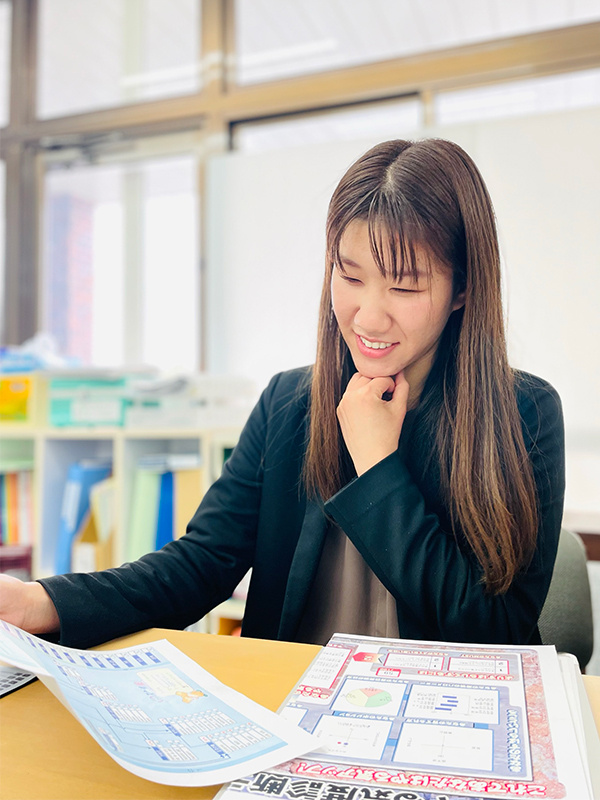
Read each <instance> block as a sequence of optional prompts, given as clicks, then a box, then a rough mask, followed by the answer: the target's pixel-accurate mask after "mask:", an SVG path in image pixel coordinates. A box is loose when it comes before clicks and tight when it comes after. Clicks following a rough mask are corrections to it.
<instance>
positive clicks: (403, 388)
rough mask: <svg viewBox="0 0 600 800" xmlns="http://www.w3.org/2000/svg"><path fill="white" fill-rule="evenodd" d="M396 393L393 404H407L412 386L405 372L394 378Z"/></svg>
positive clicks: (393, 394)
mask: <svg viewBox="0 0 600 800" xmlns="http://www.w3.org/2000/svg"><path fill="white" fill-rule="evenodd" d="M394 384H395V385H394V391H393V393H392V402H399V403H405V402H406V400H407V398H408V392H409V390H410V386H409V384H408V381H407V380H406V378H405V377H404V373H403V372H399V373H398V374H397V375H396V376H395V378H394Z"/></svg>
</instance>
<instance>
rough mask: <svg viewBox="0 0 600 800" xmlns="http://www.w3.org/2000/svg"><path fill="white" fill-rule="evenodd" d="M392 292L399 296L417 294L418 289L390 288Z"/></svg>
mask: <svg viewBox="0 0 600 800" xmlns="http://www.w3.org/2000/svg"><path fill="white" fill-rule="evenodd" d="M392 291H393V292H398V293H399V294H417V292H419V291H420V289H404V288H403V287H402V286H392Z"/></svg>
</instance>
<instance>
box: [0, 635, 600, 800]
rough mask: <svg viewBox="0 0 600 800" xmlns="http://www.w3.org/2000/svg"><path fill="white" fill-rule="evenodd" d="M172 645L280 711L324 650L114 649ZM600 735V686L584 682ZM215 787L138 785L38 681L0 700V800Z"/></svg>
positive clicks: (244, 643)
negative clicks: (298, 681) (163, 647)
mask: <svg viewBox="0 0 600 800" xmlns="http://www.w3.org/2000/svg"><path fill="white" fill-rule="evenodd" d="M156 639H168V640H169V641H170V642H172V643H173V644H174V645H175V646H176V647H179V648H180V650H182V651H183V652H185V653H186V654H187V655H189V656H190V657H191V658H193V659H194V660H195V661H197V662H198V663H199V664H200V665H201V666H202V667H204V669H206V670H208V671H209V672H211V673H212V674H213V675H216V677H217V678H219V680H221V681H223V683H226V684H228V685H229V686H231V687H232V688H233V689H236V690H237V691H239V692H242V693H243V694H246V695H248V697H251V698H252V699H253V700H256V701H257V702H258V703H261V704H262V705H264V706H266V707H267V708H270V709H272V710H273V711H276V710H277V709H278V708H279V706H280V705H281V703H282V702H283V701H284V700H285V698H286V697H287V695H288V693H289V692H290V690H291V689H292V687H293V686H294V684H295V683H296V681H297V680H298V679H299V678H300V676H301V675H302V673H303V672H304V670H305V669H306V668H307V667H308V665H309V664H310V662H311V661H312V659H313V658H314V657H315V655H316V654H317V653H318V652H319V650H320V648H319V647H317V646H315V645H307V644H291V643H283V642H272V641H264V640H261V639H245V638H244V639H240V638H238V637H231V636H213V635H210V634H203V633H184V632H182V631H171V630H160V629H152V630H148V631H143V632H142V633H138V634H135V635H134V636H128V637H126V638H124V639H117V640H116V641H114V642H110V643H109V644H106V645H103V646H102V647H101V648H99V649H103V650H107V649H115V648H119V647H126V646H129V645H135V644H142V643H143V642H150V641H154V640H156ZM584 680H585V684H586V689H587V692H588V696H589V697H590V700H591V703H592V709H593V711H594V715H595V719H596V725H597V726H598V730H599V731H600V678H596V677H585V678H584ZM215 792H216V788H215V787H214V786H210V787H204V788H181V787H177V786H163V785H161V784H158V783H152V782H150V781H146V780H143V779H142V778H138V777H136V776H135V775H132V774H131V773H130V772H128V771H127V770H125V769H123V768H122V767H120V766H119V765H117V764H116V763H115V762H114V761H113V760H112V759H111V758H110V756H108V755H107V754H106V753H105V752H104V750H102V748H101V747H100V745H98V744H97V743H96V742H95V741H94V740H93V739H92V737H91V736H90V735H89V734H88V733H87V732H86V731H85V730H84V729H83V728H82V726H81V724H80V723H79V722H77V720H76V719H75V718H74V717H73V716H72V715H71V714H70V713H69V712H68V711H67V710H66V709H65V708H64V707H63V706H62V705H61V703H60V702H59V701H58V700H57V699H56V698H55V697H54V696H53V695H52V694H51V693H50V692H49V691H48V689H46V687H45V686H44V685H43V684H41V683H40V682H39V681H35V682H34V683H32V684H30V685H29V686H25V687H24V688H22V689H19V690H18V691H17V692H14V693H13V694H11V695H8V696H7V697H3V698H2V699H1V700H0V800H88V799H89V800H125V798H126V799H127V800H132V798H135V800H146V798H160V800H168V798H186V800H192V798H193V799H194V800H208V798H212V797H213V796H214V794H215Z"/></svg>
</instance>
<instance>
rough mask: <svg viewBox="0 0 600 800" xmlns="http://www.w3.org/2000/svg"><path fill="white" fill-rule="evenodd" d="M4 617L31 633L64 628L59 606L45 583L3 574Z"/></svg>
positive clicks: (0, 615) (0, 609)
mask: <svg viewBox="0 0 600 800" xmlns="http://www.w3.org/2000/svg"><path fill="white" fill-rule="evenodd" d="M0 619H3V620H5V621H6V622H10V623H11V624H12V625H16V626H17V627H18V628H23V630H25V631H28V632H29V633H52V632H53V631H57V630H59V628H60V623H59V619H58V614H57V612H56V607H55V605H54V603H53V602H52V600H51V599H50V595H49V594H48V593H47V591H46V590H45V589H44V587H43V586H42V584H41V583H36V582H35V581H28V582H25V581H20V580H19V579H18V578H13V577H12V576H11V575H0Z"/></svg>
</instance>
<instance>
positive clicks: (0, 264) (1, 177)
mask: <svg viewBox="0 0 600 800" xmlns="http://www.w3.org/2000/svg"><path fill="white" fill-rule="evenodd" d="M5 197H6V165H5V164H4V161H2V160H0V336H2V335H3V331H4V319H3V315H4V253H5V227H6V211H5V207H4V198H5Z"/></svg>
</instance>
